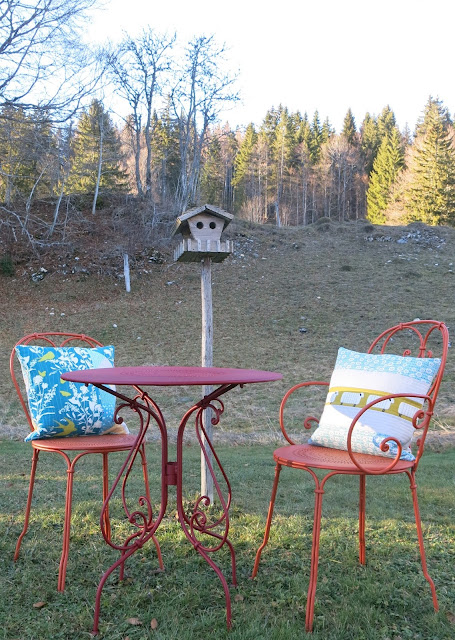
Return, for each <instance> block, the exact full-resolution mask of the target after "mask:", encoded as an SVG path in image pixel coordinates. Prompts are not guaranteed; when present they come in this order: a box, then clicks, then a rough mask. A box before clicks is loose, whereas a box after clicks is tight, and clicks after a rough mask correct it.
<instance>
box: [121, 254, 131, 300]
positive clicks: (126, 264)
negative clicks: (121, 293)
mask: <svg viewBox="0 0 455 640" xmlns="http://www.w3.org/2000/svg"><path fill="white" fill-rule="evenodd" d="M123 273H124V276H125V288H126V291H127V293H129V292H130V291H131V285H130V262H129V259H128V254H127V253H124V254H123Z"/></svg>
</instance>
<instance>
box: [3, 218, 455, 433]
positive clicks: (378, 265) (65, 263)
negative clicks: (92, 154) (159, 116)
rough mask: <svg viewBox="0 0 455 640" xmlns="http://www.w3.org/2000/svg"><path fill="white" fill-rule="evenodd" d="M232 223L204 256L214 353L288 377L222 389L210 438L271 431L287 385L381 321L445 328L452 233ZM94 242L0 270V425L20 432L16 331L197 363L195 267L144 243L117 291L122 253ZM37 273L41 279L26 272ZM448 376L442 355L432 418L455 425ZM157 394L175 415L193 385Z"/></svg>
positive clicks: (453, 313) (449, 318) (227, 362)
mask: <svg viewBox="0 0 455 640" xmlns="http://www.w3.org/2000/svg"><path fill="white" fill-rule="evenodd" d="M228 231H229V236H230V237H231V238H232V239H233V240H234V243H235V251H234V254H233V255H232V257H230V258H229V259H228V260H226V262H224V263H222V264H220V265H214V266H213V299H214V363H215V365H216V366H232V367H253V368H262V369H272V370H278V371H281V372H282V373H283V374H284V380H283V382H280V383H274V384H272V385H257V386H252V387H250V388H245V389H243V390H237V391H235V392H234V393H231V394H230V398H229V402H227V408H226V414H225V416H224V418H223V420H222V424H221V425H220V427H219V430H220V436H219V437H224V438H226V439H229V438H231V439H234V440H238V441H242V440H244V439H245V438H253V437H254V438H262V439H270V438H275V437H276V435H277V429H279V427H278V423H277V414H278V406H279V402H280V399H281V396H282V395H283V393H284V391H285V389H287V388H288V387H290V386H291V385H292V384H294V383H296V382H298V381H300V380H304V379H308V380H309V379H326V378H328V376H329V375H330V372H331V369H332V366H333V363H334V360H335V357H336V352H337V349H338V347H339V346H340V345H343V346H345V347H348V348H353V349H356V350H365V349H366V348H367V346H368V344H369V341H371V339H372V338H373V337H375V336H376V335H377V334H378V333H379V332H380V331H382V330H383V329H385V328H387V327H388V326H390V325H392V324H395V323H397V322H400V321H402V320H411V319H414V318H417V317H418V318H422V319H423V318H433V319H442V320H444V321H445V322H446V323H447V324H448V325H449V329H450V328H451V327H453V330H454V331H455V308H454V300H455V277H454V268H455V267H454V263H455V252H454V247H455V229H452V228H447V227H426V226H424V225H421V224H417V223H416V224H412V225H409V226H407V227H374V226H373V225H370V224H369V223H367V222H365V221H357V222H355V223H344V224H338V223H334V222H332V221H328V220H327V219H321V220H319V221H318V223H315V224H314V225H311V226H309V227H305V228H299V229H277V228H275V227H270V226H258V225H252V224H249V223H245V222H241V221H234V222H233V223H232V224H231V226H230V227H229V228H228ZM100 242H101V240H100V239H99V238H98V242H97V241H96V239H93V238H92V240H91V243H92V244H91V245H90V243H87V245H80V246H78V247H76V248H75V249H74V250H73V251H72V254H71V255H70V254H67V255H65V256H64V257H58V256H57V255H56V254H54V255H51V254H48V255H47V256H44V257H42V258H41V259H40V262H37V261H36V260H31V261H29V262H28V263H24V264H23V265H21V266H20V267H18V269H17V271H16V275H15V276H14V277H5V276H3V277H1V276H0V293H1V299H2V314H1V316H0V344H1V350H0V353H1V366H2V370H3V371H4V372H5V373H4V376H2V379H1V381H0V435H2V434H3V435H6V436H12V437H23V436H24V435H25V433H26V429H25V427H24V426H23V420H22V419H21V416H20V410H19V405H18V403H17V402H16V400H15V399H14V398H13V393H12V391H13V390H12V386H11V383H10V379H9V375H8V373H7V372H8V357H9V353H10V349H11V347H12V345H13V344H14V342H15V341H16V340H17V339H18V338H19V337H21V336H22V335H23V334H25V333H28V332H33V331H39V330H60V331H63V330H71V331H78V332H79V331H80V332H84V333H87V334H88V335H93V336H94V337H96V338H98V339H99V340H100V341H102V342H104V343H105V344H111V343H112V344H115V345H116V362H117V363H118V364H119V365H126V364H130V365H133V364H137V365H140V364H161V365H165V364H176V365H194V364H199V363H200V357H201V356H200V351H201V344H200V343H201V308H200V307H201V299H200V268H199V266H198V265H197V264H181V263H174V262H173V261H172V250H171V247H170V246H168V247H166V246H165V247H163V246H161V247H160V249H159V251H157V250H156V249H155V248H149V249H148V250H147V251H141V252H140V253H138V255H137V256H135V259H134V260H133V267H134V269H133V271H132V274H131V277H132V291H131V293H126V291H125V288H124V282H123V280H122V278H121V275H122V262H121V255H119V254H118V253H115V251H109V246H114V244H115V243H112V244H111V243H110V242H108V241H106V240H103V244H102V245H100ZM100 246H102V247H104V249H103V252H101V251H100ZM41 268H42V269H45V270H46V271H42V270H41ZM36 273H38V274H41V275H42V276H43V277H42V279H41V280H40V279H38V278H37V277H36V276H35V277H34V278H35V280H36V281H33V280H32V277H31V276H32V274H36ZM103 274H104V275H103ZM454 378H455V363H453V361H452V358H449V363H448V368H447V374H446V377H445V382H444V386H443V388H442V391H441V396H440V403H439V416H438V421H437V425H439V427H442V428H445V427H446V426H450V425H451V424H452V423H453V422H454V421H455V418H454V416H455V408H454V407H455V385H454V384H453V383H454ZM163 394H164V404H165V407H166V411H168V415H169V416H170V418H171V421H172V420H175V418H176V416H177V415H178V414H179V413H180V412H181V410H182V408H183V407H184V406H185V405H187V404H188V401H189V399H190V398H191V397H192V394H194V390H191V389H186V390H182V389H180V390H178V389H177V390H162V392H161V390H160V397H162V396H163ZM173 426H175V425H173ZM232 434H236V435H232Z"/></svg>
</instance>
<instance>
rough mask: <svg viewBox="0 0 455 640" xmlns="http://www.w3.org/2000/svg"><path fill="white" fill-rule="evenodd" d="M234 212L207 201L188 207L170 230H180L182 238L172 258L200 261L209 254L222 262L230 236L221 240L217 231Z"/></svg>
mask: <svg viewBox="0 0 455 640" xmlns="http://www.w3.org/2000/svg"><path fill="white" fill-rule="evenodd" d="M233 217H234V216H233V215H232V213H228V212H227V211H223V209H219V208H218V207H214V206H213V205H211V204H204V205H202V206H201V207H196V208H195V209H189V210H188V211H186V212H185V213H182V215H180V216H179V217H178V218H177V220H176V222H175V225H174V229H173V230H172V235H176V234H177V233H181V234H182V236H183V239H182V240H181V242H180V244H179V245H178V247H177V248H176V249H175V252H174V260H175V261H177V260H178V261H180V262H200V261H201V260H203V259H204V258H207V257H208V258H211V259H212V261H213V262H222V261H223V260H224V259H225V258H227V256H228V255H229V254H230V253H232V251H233V243H232V241H230V240H225V241H222V240H221V234H222V232H223V231H224V229H225V228H226V227H227V225H228V224H229V223H230V222H231V220H232V218H233Z"/></svg>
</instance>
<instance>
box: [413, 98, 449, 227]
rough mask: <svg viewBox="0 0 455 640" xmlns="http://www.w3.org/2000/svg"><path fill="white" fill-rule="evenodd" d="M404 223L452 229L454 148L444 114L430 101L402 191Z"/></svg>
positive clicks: (444, 110)
mask: <svg viewBox="0 0 455 640" xmlns="http://www.w3.org/2000/svg"><path fill="white" fill-rule="evenodd" d="M404 205H405V208H406V210H407V212H408V220H418V221H421V222H425V223H426V224H432V225H435V224H451V225H455V146H454V137H453V129H452V126H451V123H450V119H449V118H448V114H447V110H446V109H445V108H444V107H443V105H442V103H441V102H440V101H439V100H433V99H432V98H430V100H429V102H428V103H427V105H426V107H425V112H424V117H423V119H422V122H421V123H420V126H419V127H418V135H417V138H416V140H415V143H414V145H413V151H412V154H411V158H410V162H409V175H408V180H407V182H406V187H405V191H404Z"/></svg>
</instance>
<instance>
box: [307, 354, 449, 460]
mask: <svg viewBox="0 0 455 640" xmlns="http://www.w3.org/2000/svg"><path fill="white" fill-rule="evenodd" d="M440 364H441V360H440V359H439V358H413V357H411V356H397V355H391V354H371V353H357V352H355V351H349V350H348V349H343V347H340V349H339V350H338V357H337V360H336V363H335V369H334V371H333V373H332V377H331V379H330V385H329V392H328V394H327V399H326V403H325V407H324V411H323V413H322V416H321V419H320V421H319V426H318V428H317V429H316V431H315V432H314V433H313V434H312V436H311V438H310V440H309V442H310V444H314V445H318V446H322V447H330V448H332V449H342V450H344V451H347V435H348V431H349V427H350V425H351V422H352V420H353V419H354V417H355V416H356V415H357V413H358V412H359V411H360V409H361V408H362V407H364V406H365V405H366V404H368V403H369V402H371V401H372V400H375V399H376V398H378V397H381V396H386V395H389V394H394V393H404V394H407V393H408V394H409V393H416V394H420V395H425V394H426V393H427V392H428V390H429V389H430V387H431V383H432V382H433V379H434V377H435V375H436V373H437V371H438V369H439V366H440ZM422 405H423V400H422V399H420V398H405V397H403V398H396V399H390V400H384V401H383V402H378V403H377V404H376V405H374V407H372V408H371V409H369V410H368V411H366V412H365V413H364V414H363V415H362V417H361V418H360V420H359V421H358V422H357V423H356V425H355V427H354V429H353V432H352V439H351V447H352V450H353V451H354V452H357V453H369V454H373V455H378V456H385V457H389V458H394V457H395V456H396V454H397V445H396V444H395V443H394V442H392V441H391V442H388V443H387V444H388V445H389V450H388V451H387V452H383V451H381V450H380V445H381V442H382V441H383V440H384V439H385V438H386V437H390V436H393V437H395V438H397V440H399V442H400V443H401V445H402V453H401V459H402V460H414V459H415V458H414V456H413V454H412V452H411V449H410V446H409V445H410V443H411V440H412V436H413V433H414V427H413V425H412V418H413V417H414V415H415V414H416V412H417V411H419V409H420V408H421V407H422Z"/></svg>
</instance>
